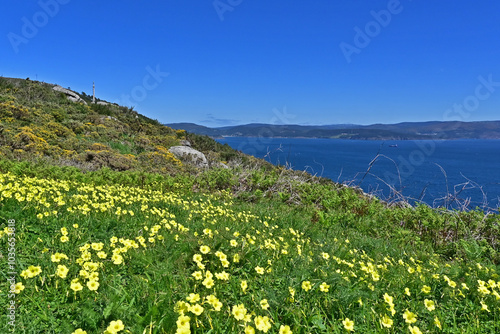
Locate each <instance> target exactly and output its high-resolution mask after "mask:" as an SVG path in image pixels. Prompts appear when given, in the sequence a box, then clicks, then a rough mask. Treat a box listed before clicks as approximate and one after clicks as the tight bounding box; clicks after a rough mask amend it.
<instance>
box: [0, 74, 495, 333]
mask: <svg viewBox="0 0 500 334" xmlns="http://www.w3.org/2000/svg"><path fill="white" fill-rule="evenodd" d="M0 84H1V85H0V86H1V88H0V113H1V115H2V116H1V117H2V123H1V125H2V129H3V130H2V132H1V134H0V136H1V137H0V140H1V148H2V151H1V152H2V156H1V158H0V228H1V232H0V251H1V256H0V267H1V268H2V271H1V272H2V276H3V277H2V281H1V282H0V290H1V293H0V304H1V305H4V310H5V312H4V313H3V314H2V315H1V316H0V319H1V323H0V328H1V331H2V332H8V331H12V330H13V332H16V333H83V332H84V331H85V332H86V333H104V332H106V333H261V332H262V333H280V334H283V333H345V332H349V331H354V332H357V333H420V332H422V333H426V332H428V333H497V332H499V331H500V277H499V275H498V272H499V270H500V267H499V263H500V256H499V253H498V251H499V250H500V246H499V236H500V234H499V232H500V228H499V222H500V217H499V215H498V214H485V213H484V212H481V211H469V212H458V211H448V210H444V209H438V210H434V209H431V208H429V207H427V206H424V205H420V206H418V207H414V208H412V207H406V206H396V205H393V206H390V205H388V204H387V203H383V202H381V201H379V200H377V199H376V198H371V197H369V196H366V195H365V194H363V193H362V192H360V191H358V190H355V189H352V188H348V187H344V186H342V185H338V184H335V183H333V182H331V181H329V180H325V179H320V178H316V177H313V176H311V175H308V174H307V173H302V172H298V171H290V170H288V169H285V168H282V167H274V166H271V165H269V164H267V163H265V162H263V161H260V160H257V159H253V158H251V157H247V156H244V155H242V154H240V153H238V152H235V151H233V150H231V149H230V148H229V147H226V146H222V145H219V144H217V143H216V142H214V141H212V140H210V139H209V138H207V137H202V136H195V135H191V134H188V133H184V132H182V131H181V132H178V131H174V130H172V129H170V128H167V127H164V126H162V125H160V124H158V123H157V122H156V121H154V120H150V119H148V118H147V117H144V116H141V115H139V114H137V113H135V112H134V111H133V110H130V109H128V108H123V107H119V106H116V105H110V106H96V105H87V106H85V105H83V104H81V103H73V102H68V101H67V99H66V97H64V96H61V95H60V94H59V95H58V94H56V93H54V92H53V91H52V89H51V87H50V86H48V85H43V84H39V83H35V82H31V81H26V80H3V81H1V82H0ZM82 95H83V94H82ZM83 97H84V98H87V97H86V96H83ZM108 116H109V117H110V118H108ZM75 122H78V124H81V125H78V126H76V123H75ZM72 124H73V125H75V126H72ZM80 126H83V129H82V131H80V130H78V129H80ZM94 133H95V134H94ZM139 138H142V139H141V140H142V141H141V140H138V139H139ZM184 139H188V140H190V141H191V142H192V144H193V146H194V147H195V148H197V149H199V150H202V151H203V152H205V153H206V154H207V156H209V157H210V160H211V161H212V165H214V166H215V165H217V163H218V162H220V161H224V162H225V163H226V164H227V166H229V167H230V168H210V169H207V170H198V169H196V168H194V167H192V166H188V165H185V164H183V163H182V162H179V161H176V159H175V158H173V157H170V156H169V155H168V151H167V149H168V148H169V147H170V146H171V145H176V144H178V143H179V141H180V140H184ZM65 151H69V152H65ZM166 152H167V153H166ZM158 155H161V156H163V160H162V162H161V163H158V160H156V158H155V157H156V156H158Z"/></svg>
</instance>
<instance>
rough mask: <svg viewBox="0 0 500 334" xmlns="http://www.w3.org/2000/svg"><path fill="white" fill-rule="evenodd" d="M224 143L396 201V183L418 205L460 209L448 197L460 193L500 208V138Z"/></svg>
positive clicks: (229, 140) (461, 196)
mask: <svg viewBox="0 0 500 334" xmlns="http://www.w3.org/2000/svg"><path fill="white" fill-rule="evenodd" d="M218 141H219V142H221V143H227V144H228V145H230V146H231V147H233V148H235V149H237V150H241V151H243V152H244V153H247V154H251V155H253V156H256V157H258V158H264V159H266V160H267V161H270V162H272V163H274V164H281V165H285V164H288V165H289V166H291V167H292V168H293V169H296V170H307V171H308V172H310V173H311V174H314V175H317V176H323V177H327V178H330V179H332V180H333V181H338V182H342V183H349V184H351V185H359V186H360V187H361V188H362V189H363V190H364V191H366V192H370V193H375V194H376V195H377V196H379V197H381V198H383V199H392V197H391V196H392V195H393V194H391V191H390V189H389V187H388V186H387V184H390V185H391V186H393V187H394V189H395V190H397V191H401V192H402V194H403V196H405V197H407V198H410V199H411V200H410V202H412V203H414V202H415V200H419V199H420V200H421V201H422V202H425V203H427V204H429V205H431V206H446V205H447V204H449V205H450V206H449V207H456V205H457V202H453V203H451V204H450V203H449V202H450V201H449V200H448V202H447V200H446V199H445V197H446V194H456V195H457V197H458V198H459V199H461V201H462V203H463V201H464V200H467V199H470V201H471V204H470V208H475V207H476V206H479V207H483V206H484V205H485V204H487V207H489V208H493V209H495V210H497V209H498V206H499V198H500V173H499V172H500V140H450V141H358V140H335V139H303V138H262V137H258V138H257V137H256V138H247V137H226V138H224V139H220V140H218ZM396 145H397V147H396ZM377 154H379V157H378V158H377V159H376V161H375V162H374V163H373V164H372V166H371V168H370V163H371V162H372V160H373V159H374V158H375V157H376V156H377ZM368 170H369V173H367V171H368ZM398 171H399V175H398ZM400 181H401V182H400Z"/></svg>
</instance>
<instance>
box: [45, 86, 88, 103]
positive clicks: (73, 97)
mask: <svg viewBox="0 0 500 334" xmlns="http://www.w3.org/2000/svg"><path fill="white" fill-rule="evenodd" d="M52 89H53V90H55V91H56V92H61V93H63V94H64V95H66V97H67V98H68V100H70V101H73V102H81V103H83V104H87V102H85V101H84V100H83V99H82V98H81V97H80V95H78V94H77V93H75V92H73V91H70V90H69V89H66V88H62V87H61V86H59V85H55V86H54V87H53V88H52Z"/></svg>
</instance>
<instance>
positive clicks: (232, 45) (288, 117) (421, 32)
mask: <svg viewBox="0 0 500 334" xmlns="http://www.w3.org/2000/svg"><path fill="white" fill-rule="evenodd" d="M6 8H7V9H4V10H3V11H2V12H1V13H0V22H1V23H0V27H1V31H0V36H1V38H0V52H1V53H0V55H1V58H0V59H1V60H2V61H1V65H0V66H1V67H0V75H3V76H9V77H21V78H26V77H29V78H31V79H38V80H41V81H45V82H50V83H57V84H60V85H62V86H64V87H70V88H71V89H73V90H75V91H77V92H82V91H85V92H86V93H89V94H91V92H92V82H93V81H95V83H96V94H97V96H98V97H100V98H101V99H104V100H108V101H112V102H118V103H121V104H125V105H127V106H134V108H135V110H137V111H139V112H140V113H142V114H144V115H146V116H149V117H151V118H155V119H158V120H159V121H160V122H162V123H173V122H194V123H198V124H203V125H207V126H224V125H232V124H245V123H252V122H260V123H293V124H336V123H356V124H372V123H397V122H404V121H428V120H438V121H440V120H462V121H478V120H494V119H495V120H497V119H500V117H499V112H500V62H499V59H500V39H499V36H500V20H498V13H500V2H498V1H490V0H485V1H480V2H472V1H466V0H459V1H453V2H452V1H423V0H413V1H410V0H400V1H397V0H390V1H378V0H371V1H368V0H357V1H351V0H336V1H327V0H323V1H318V0H315V1H262V0H254V1H249V0H216V1H213V0H209V1H165V0H162V1H159V0H152V1H142V2H139V1H131V0H123V1H120V2H111V1H94V0H90V1H76V0H42V1H16V2H11V3H10V4H9V5H8V7H6Z"/></svg>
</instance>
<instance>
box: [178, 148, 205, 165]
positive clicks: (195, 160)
mask: <svg viewBox="0 0 500 334" xmlns="http://www.w3.org/2000/svg"><path fill="white" fill-rule="evenodd" d="M169 152H170V153H172V154H173V155H175V156H176V157H177V158H178V159H180V160H182V161H183V162H189V163H191V164H193V165H194V166H196V167H199V168H208V161H207V158H206V157H205V154H203V153H202V152H200V151H197V150H195V149H194V148H191V147H189V146H172V147H171V148H170V149H169Z"/></svg>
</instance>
